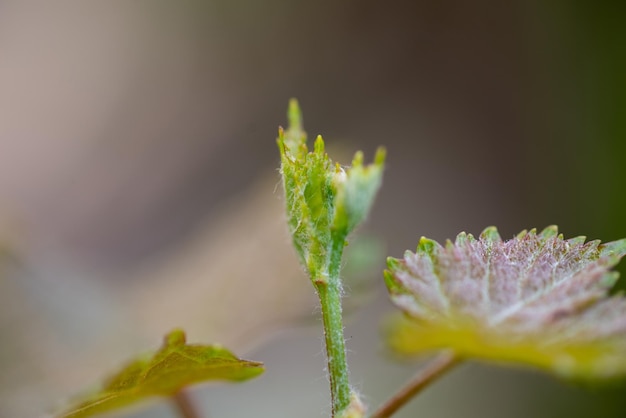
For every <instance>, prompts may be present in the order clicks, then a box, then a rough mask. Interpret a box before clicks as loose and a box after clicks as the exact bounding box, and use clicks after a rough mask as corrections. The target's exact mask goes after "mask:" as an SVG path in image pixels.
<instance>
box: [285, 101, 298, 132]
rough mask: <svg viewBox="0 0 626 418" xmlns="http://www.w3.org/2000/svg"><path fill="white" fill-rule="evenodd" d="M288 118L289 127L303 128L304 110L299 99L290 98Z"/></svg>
mask: <svg viewBox="0 0 626 418" xmlns="http://www.w3.org/2000/svg"><path fill="white" fill-rule="evenodd" d="M287 120H288V121H289V129H294V130H299V131H300V130H302V111H301V110H300V104H299V103H298V99H296V98H293V97H292V98H291V99H289V107H288V110H287Z"/></svg>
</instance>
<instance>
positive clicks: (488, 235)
mask: <svg viewBox="0 0 626 418" xmlns="http://www.w3.org/2000/svg"><path fill="white" fill-rule="evenodd" d="M480 239H482V240H485V241H488V242H499V241H502V238H500V233H499V232H498V228H496V227H495V226H489V227H487V228H485V229H484V230H483V232H481V234H480Z"/></svg>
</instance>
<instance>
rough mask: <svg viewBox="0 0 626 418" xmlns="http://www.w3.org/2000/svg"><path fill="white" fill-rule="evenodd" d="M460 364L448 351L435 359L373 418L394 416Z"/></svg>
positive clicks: (375, 413)
mask: <svg viewBox="0 0 626 418" xmlns="http://www.w3.org/2000/svg"><path fill="white" fill-rule="evenodd" d="M459 362H460V359H459V358H458V357H457V356H456V354H455V353H453V352H451V351H446V352H443V353H441V354H440V355H439V356H437V357H435V358H434V359H433V360H432V361H431V362H430V363H428V364H427V365H426V366H425V367H424V368H423V369H422V370H420V371H419V372H418V373H417V375H415V377H414V378H413V379H411V380H410V381H409V382H408V383H407V384H406V385H405V386H404V387H403V388H402V389H400V390H399V391H398V393H396V394H395V395H393V396H392V397H391V398H390V399H389V400H387V402H385V403H384V404H383V405H381V406H380V407H379V408H378V409H377V410H376V411H375V412H374V413H373V414H372V415H371V418H386V417H390V416H391V415H393V414H394V413H395V412H396V411H397V410H398V409H400V408H401V407H402V406H404V405H405V404H406V403H407V402H409V401H410V400H411V399H412V398H413V397H414V396H415V395H417V394H418V393H419V392H421V391H422V389H424V388H425V387H427V386H428V385H429V384H430V383H432V382H433V381H434V380H436V379H437V378H439V377H440V376H442V375H443V374H444V373H445V372H447V371H448V370H450V369H452V368H453V367H454V366H456V365H457V364H458V363H459Z"/></svg>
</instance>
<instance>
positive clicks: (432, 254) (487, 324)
mask: <svg viewBox="0 0 626 418" xmlns="http://www.w3.org/2000/svg"><path fill="white" fill-rule="evenodd" d="M625 254H626V240H620V241H615V242H611V243H608V244H602V245H600V242H599V241H591V242H587V243H585V238H584V237H577V238H573V239H569V240H565V239H563V236H562V235H559V234H558V231H557V228H556V227H548V228H546V229H544V230H543V231H542V232H541V233H537V232H536V231H535V230H531V231H522V232H521V233H520V234H518V235H517V236H516V237H515V238H513V239H511V240H508V241H503V240H502V239H501V238H500V235H499V234H498V231H497V230H496V229H495V228H493V227H492V228H487V229H486V230H485V231H483V233H482V234H481V236H480V237H479V238H478V239H475V238H474V237H473V236H472V235H469V234H465V233H461V234H459V235H458V236H457V238H456V240H455V242H454V243H452V242H450V241H448V242H447V243H446V245H445V246H442V245H440V244H438V243H437V242H435V241H432V240H429V239H426V238H422V239H421V240H420V243H419V245H418V248H417V251H416V252H415V253H411V252H407V253H406V254H405V256H404V259H403V260H396V259H389V261H388V270H387V271H386V272H385V281H386V284H387V287H388V289H389V293H390V295H391V299H392V301H393V303H394V304H395V305H396V306H397V307H398V308H400V309H401V310H402V311H404V313H405V314H406V315H405V319H404V320H398V321H395V322H394V323H393V324H392V325H391V326H390V328H389V342H390V344H391V346H392V348H393V349H395V350H396V351H397V352H399V353H401V354H406V355H413V354H420V353H423V352H427V351H431V350H437V349H441V348H450V349H452V350H454V351H456V353H457V355H459V356H460V357H465V358H478V359H483V360H488V361H495V362H508V363H517V364H523V365H530V366H534V367H538V368H541V369H544V370H548V371H551V372H554V373H556V374H558V375H560V376H564V377H572V378H608V377H617V376H621V375H626V299H625V298H624V297H623V296H622V295H615V296H610V295H609V290H610V288H611V287H612V286H613V284H614V283H615V281H616V280H617V276H618V275H617V273H616V272H613V271H611V268H612V267H613V266H614V265H615V264H617V263H618V262H619V259H620V258H621V257H623V256H624V255H625Z"/></svg>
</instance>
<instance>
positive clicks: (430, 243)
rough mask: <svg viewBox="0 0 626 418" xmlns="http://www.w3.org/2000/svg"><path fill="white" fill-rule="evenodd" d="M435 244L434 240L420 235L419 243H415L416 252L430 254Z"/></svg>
mask: <svg viewBox="0 0 626 418" xmlns="http://www.w3.org/2000/svg"><path fill="white" fill-rule="evenodd" d="M437 245H439V244H437V242H436V241H434V240H432V239H429V238H426V237H421V238H420V241H419V244H417V251H416V252H417V253H420V254H428V255H431V254H432V253H433V252H434V251H435V248H436V247H437Z"/></svg>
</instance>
